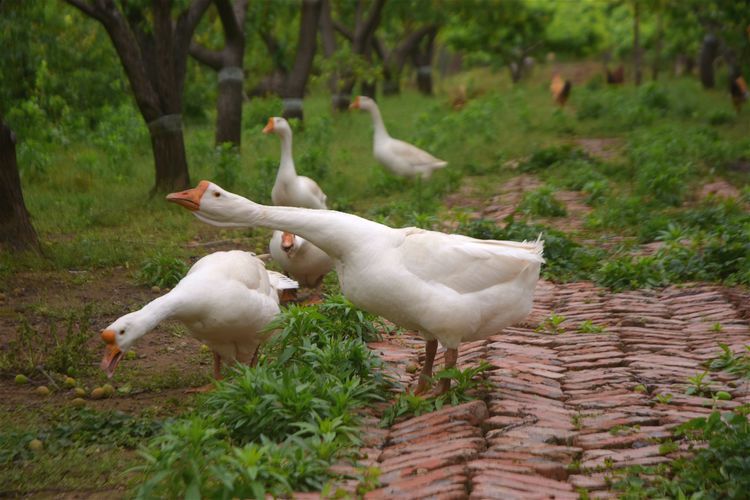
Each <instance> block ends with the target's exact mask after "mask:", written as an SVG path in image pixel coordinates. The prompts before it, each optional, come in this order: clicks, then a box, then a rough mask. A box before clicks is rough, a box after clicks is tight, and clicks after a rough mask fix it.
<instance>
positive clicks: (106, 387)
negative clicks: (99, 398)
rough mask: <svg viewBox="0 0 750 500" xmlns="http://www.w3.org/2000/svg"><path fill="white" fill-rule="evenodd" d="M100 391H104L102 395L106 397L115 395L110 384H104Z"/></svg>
mask: <svg viewBox="0 0 750 500" xmlns="http://www.w3.org/2000/svg"><path fill="white" fill-rule="evenodd" d="M102 390H103V391H104V395H105V396H107V397H110V396H111V395H113V394H114V393H115V388H114V387H112V385H110V384H104V385H103V386H102Z"/></svg>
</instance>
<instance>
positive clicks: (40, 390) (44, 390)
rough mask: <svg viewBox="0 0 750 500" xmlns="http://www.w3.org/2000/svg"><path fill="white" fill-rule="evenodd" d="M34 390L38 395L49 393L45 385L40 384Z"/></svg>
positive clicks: (47, 394)
mask: <svg viewBox="0 0 750 500" xmlns="http://www.w3.org/2000/svg"><path fill="white" fill-rule="evenodd" d="M34 392H36V393H37V394H39V395H40V396H49V395H50V390H49V389H48V388H47V386H44V385H40V386H39V387H37V388H36V390H34Z"/></svg>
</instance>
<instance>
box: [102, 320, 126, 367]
mask: <svg viewBox="0 0 750 500" xmlns="http://www.w3.org/2000/svg"><path fill="white" fill-rule="evenodd" d="M102 340H103V341H104V343H105V344H107V346H106V347H105V348H104V357H103V358H102V362H101V364H100V365H99V366H101V369H102V370H104V371H105V372H107V377H109V378H112V375H114V373H115V368H117V365H118V364H119V363H120V360H121V359H122V354H123V353H122V351H121V350H120V348H119V347H118V346H117V344H116V343H115V332H114V331H112V330H104V331H102Z"/></svg>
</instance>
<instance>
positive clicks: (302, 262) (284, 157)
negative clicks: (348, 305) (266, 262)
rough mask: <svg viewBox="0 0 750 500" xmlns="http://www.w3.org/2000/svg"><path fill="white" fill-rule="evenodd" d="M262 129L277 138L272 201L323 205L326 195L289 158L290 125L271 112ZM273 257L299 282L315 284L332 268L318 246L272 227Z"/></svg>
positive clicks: (316, 206)
mask: <svg viewBox="0 0 750 500" xmlns="http://www.w3.org/2000/svg"><path fill="white" fill-rule="evenodd" d="M263 133H265V134H269V133H274V134H276V135H278V136H279V139H280V140H281V161H280V163H279V171H278V173H277V174H276V182H275V183H274V185H273V190H272V191H271V200H272V201H273V204H274V205H282V206H287V207H303V208H326V195H325V193H323V190H322V189H320V186H318V184H317V183H316V182H315V181H314V180H312V179H310V178H309V177H304V176H300V175H297V171H296V170H295V168H294V159H293V158H292V129H291V127H290V126H289V122H287V121H286V120H285V119H284V118H280V117H278V116H273V117H271V118H269V119H268V124H267V125H266V127H265V128H264V129H263ZM269 250H270V253H271V257H272V258H273V260H275V261H276V262H278V263H279V265H280V266H281V268H282V269H283V270H284V271H285V272H286V273H287V274H289V275H290V276H292V277H293V278H294V279H296V280H297V281H299V282H300V283H301V284H302V285H303V286H309V287H316V286H317V285H318V284H320V281H321V280H322V279H323V276H325V275H326V273H328V271H330V270H331V269H333V260H331V258H330V257H328V255H326V253H325V252H324V251H322V250H321V249H320V248H318V247H316V246H315V245H313V244H312V243H310V242H308V241H306V240H305V239H304V238H299V237H295V235H294V234H292V233H284V234H283V235H282V233H281V232H279V231H275V232H274V233H273V235H272V237H271V242H270V243H269Z"/></svg>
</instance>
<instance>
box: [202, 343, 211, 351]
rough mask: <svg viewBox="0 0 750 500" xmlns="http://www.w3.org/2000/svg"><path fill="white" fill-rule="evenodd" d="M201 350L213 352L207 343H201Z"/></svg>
mask: <svg viewBox="0 0 750 500" xmlns="http://www.w3.org/2000/svg"><path fill="white" fill-rule="evenodd" d="M201 352H211V348H210V347H208V346H207V345H206V344H201Z"/></svg>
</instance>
